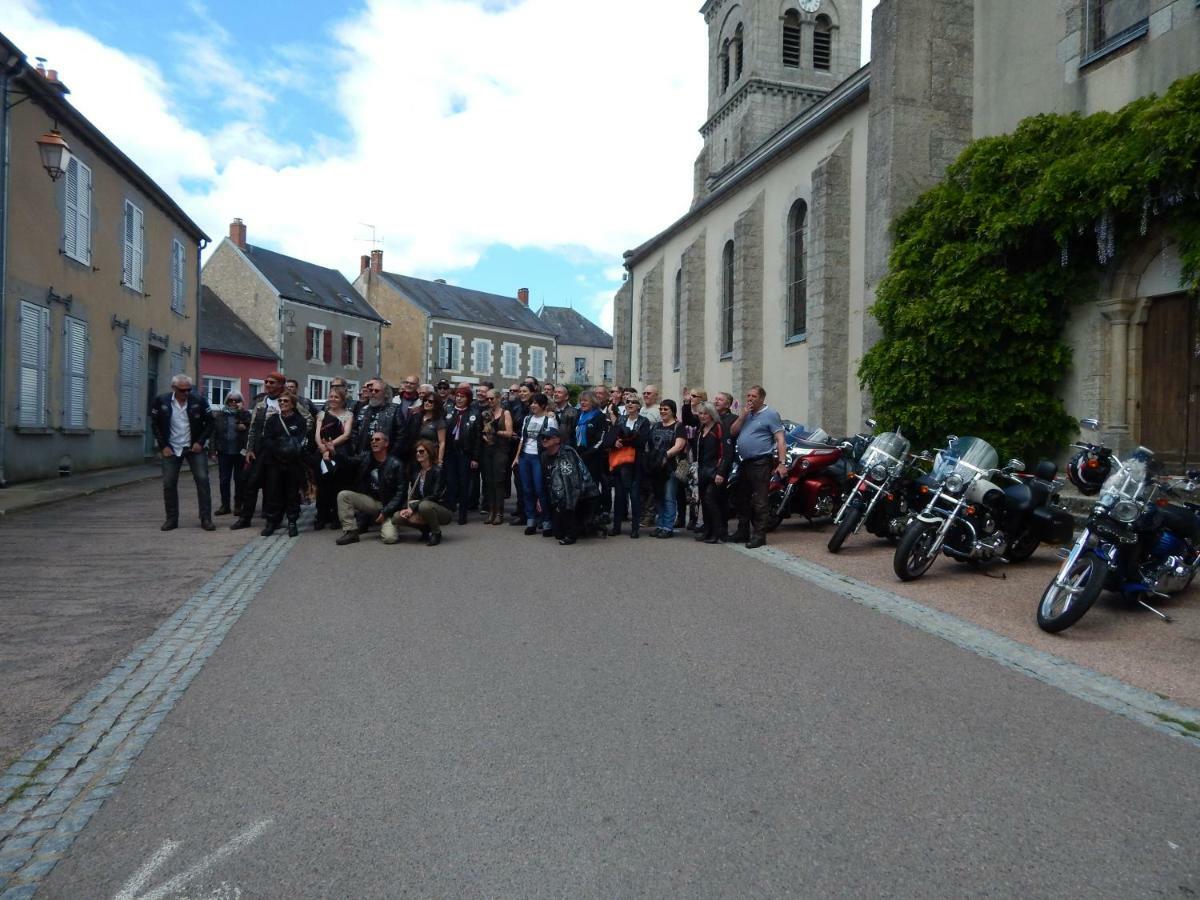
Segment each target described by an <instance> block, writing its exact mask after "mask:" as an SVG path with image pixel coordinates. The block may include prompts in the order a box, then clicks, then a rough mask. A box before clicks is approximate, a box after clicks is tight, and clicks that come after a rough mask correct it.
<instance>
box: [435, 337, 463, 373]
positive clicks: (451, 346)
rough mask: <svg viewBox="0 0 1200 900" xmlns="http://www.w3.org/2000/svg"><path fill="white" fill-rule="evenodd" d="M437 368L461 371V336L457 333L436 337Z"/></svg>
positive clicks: (447, 370)
mask: <svg viewBox="0 0 1200 900" xmlns="http://www.w3.org/2000/svg"><path fill="white" fill-rule="evenodd" d="M438 368H439V369H442V370H443V371H446V372H460V371H462V338H461V337H459V336H458V335H457V334H443V335H442V336H441V337H440V338H438Z"/></svg>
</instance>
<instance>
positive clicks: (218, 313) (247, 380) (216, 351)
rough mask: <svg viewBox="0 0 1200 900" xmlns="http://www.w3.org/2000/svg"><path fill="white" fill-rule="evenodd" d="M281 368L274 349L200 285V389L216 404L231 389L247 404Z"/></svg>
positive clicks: (222, 399) (221, 400)
mask: <svg viewBox="0 0 1200 900" xmlns="http://www.w3.org/2000/svg"><path fill="white" fill-rule="evenodd" d="M278 367H279V359H278V357H276V356H275V351H274V350H272V349H271V348H270V347H268V346H267V344H266V342H265V341H264V340H263V339H262V338H260V337H259V336H258V335H257V334H255V333H254V332H253V331H252V330H251V328H250V326H249V325H247V324H246V323H245V322H243V321H242V320H241V319H240V318H238V315H237V313H235V312H234V311H233V310H232V309H230V308H229V306H228V305H227V304H226V303H225V301H223V300H222V299H221V298H220V297H218V296H217V295H216V293H214V292H213V290H212V288H210V287H208V286H207V285H205V286H203V287H201V288H200V382H199V386H200V390H201V392H202V393H203V394H204V396H205V398H206V399H207V400H208V402H209V403H210V404H212V405H213V406H214V407H220V406H221V405H222V404H223V403H224V402H225V397H226V395H227V394H229V393H230V392H231V391H237V392H238V393H240V394H241V395H242V397H244V398H245V400H246V403H247V405H249V403H250V400H251V399H252V398H253V397H254V395H255V394H258V393H259V392H260V391H262V389H263V383H264V381H265V379H266V376H267V375H268V374H269V373H270V372H274V371H275V370H276V369H277V368H278Z"/></svg>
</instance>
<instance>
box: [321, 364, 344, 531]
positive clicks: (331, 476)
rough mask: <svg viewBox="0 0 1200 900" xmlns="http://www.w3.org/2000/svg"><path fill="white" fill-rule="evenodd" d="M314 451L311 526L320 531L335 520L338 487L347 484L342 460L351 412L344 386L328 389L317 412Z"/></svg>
mask: <svg viewBox="0 0 1200 900" xmlns="http://www.w3.org/2000/svg"><path fill="white" fill-rule="evenodd" d="M318 422H319V423H320V424H319V425H318V430H317V452H318V453H319V454H320V455H321V461H320V462H319V463H318V464H317V516H316V521H315V522H314V523H313V530H314V531H320V530H321V529H322V528H324V527H325V526H326V525H334V524H336V523H337V495H338V491H340V490H343V489H345V488H347V487H348V486H349V482H348V481H347V477H346V476H347V473H346V471H345V465H344V463H345V461H346V459H347V451H348V450H349V449H350V445H349V441H350V430H351V427H352V426H353V424H354V413H353V412H351V411H350V410H349V409H347V407H346V390H345V388H340V387H336V388H333V389H331V390H330V392H329V399H328V400H326V401H325V410H324V411H323V412H322V413H320V414H319V416H318Z"/></svg>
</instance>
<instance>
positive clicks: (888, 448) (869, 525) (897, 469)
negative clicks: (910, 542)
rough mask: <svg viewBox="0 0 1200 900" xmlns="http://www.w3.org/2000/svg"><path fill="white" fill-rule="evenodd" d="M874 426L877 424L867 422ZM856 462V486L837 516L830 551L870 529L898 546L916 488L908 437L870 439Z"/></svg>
mask: <svg viewBox="0 0 1200 900" xmlns="http://www.w3.org/2000/svg"><path fill="white" fill-rule="evenodd" d="M867 424H868V425H869V426H871V427H874V425H875V422H874V421H873V420H871V419H868V420H867ZM868 440H869V443H867V444H866V447H865V449H864V450H863V451H862V453H861V455H860V456H858V457H857V458H856V460H855V463H854V471H853V472H852V473H851V474H850V476H849V477H850V480H851V481H852V482H853V483H854V487H853V488H852V489H851V490H849V491H847V493H846V500H845V502H844V503H843V504H842V506H841V508H840V509H839V510H838V512H837V515H836V516H834V519H833V524H834V525H835V526H836V528H835V530H834V532H833V536H832V537H831V538H830V539H829V545H828V546H829V552H830V553H837V552H838V551H839V550H841V549H842V544H844V543H845V542H846V538H848V537H850V536H851V535H854V534H857V533H858V532H859V530H860V529H862V528H864V527H865V528H866V529H867V531H869V532H870V533H871V534H874V535H877V536H878V537H882V538H887V539H888V540H890V541H892V542H893V543H895V542H896V541H898V540H899V539H900V535H901V534H903V533H904V529H905V527H906V526H907V525H908V520H909V511H910V509H911V508H912V498H911V496H910V494H911V493H912V492H913V489H914V487H915V481H914V480H913V478H912V474H913V471H914V470H913V456H912V454H911V453H910V452H909V448H910V446H911V444H910V443H909V440H908V438H906V437H905V436H904V435H902V434H901V433H900V432H898V431H889V432H886V433H884V434H881V435H878V436H876V437H874V438H869V439H868Z"/></svg>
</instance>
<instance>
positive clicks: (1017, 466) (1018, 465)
mask: <svg viewBox="0 0 1200 900" xmlns="http://www.w3.org/2000/svg"><path fill="white" fill-rule="evenodd" d="M1008 467H1009V468H1010V469H1012V470H1013V471H1014V472H1024V471H1025V461H1024V460H1020V459H1016V458H1013V459H1010V460H1009V461H1008Z"/></svg>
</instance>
